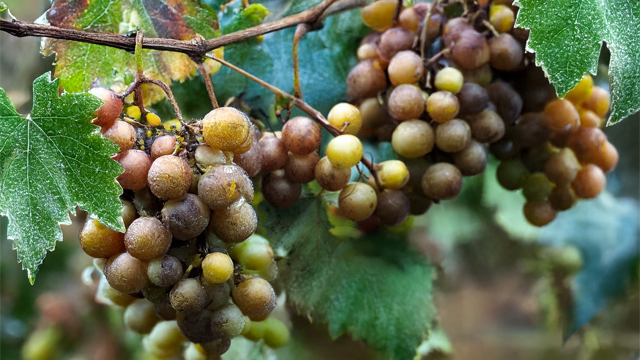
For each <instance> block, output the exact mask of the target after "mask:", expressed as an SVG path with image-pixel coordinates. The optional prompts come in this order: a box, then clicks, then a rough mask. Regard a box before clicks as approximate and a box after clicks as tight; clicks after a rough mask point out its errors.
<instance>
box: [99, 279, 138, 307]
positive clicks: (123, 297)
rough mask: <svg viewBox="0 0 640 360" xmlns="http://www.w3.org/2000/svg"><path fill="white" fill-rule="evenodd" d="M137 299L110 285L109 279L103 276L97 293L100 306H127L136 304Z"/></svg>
mask: <svg viewBox="0 0 640 360" xmlns="http://www.w3.org/2000/svg"><path fill="white" fill-rule="evenodd" d="M135 300H136V298H134V297H133V296H131V295H129V294H125V293H123V292H121V291H118V290H116V289H114V288H112V287H111V285H109V282H108V281H107V278H105V277H104V276H102V277H101V278H100V282H99V283H98V290H97V291H96V295H95V301H96V302H97V303H98V304H102V305H110V306H127V305H129V304H131V303H132V302H134V301H135Z"/></svg>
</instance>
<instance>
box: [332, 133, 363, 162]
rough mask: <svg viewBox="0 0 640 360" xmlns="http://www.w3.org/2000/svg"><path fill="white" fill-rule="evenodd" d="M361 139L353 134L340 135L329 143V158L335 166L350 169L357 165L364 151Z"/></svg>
mask: <svg viewBox="0 0 640 360" xmlns="http://www.w3.org/2000/svg"><path fill="white" fill-rule="evenodd" d="M363 151H364V150H363V148H362V143H361V142H360V139H358V138H357V137H355V136H353V135H339V136H336V137H334V138H333V139H331V141H329V144H328V145H327V158H328V159H329V161H330V162H331V165H332V166H333V167H336V168H338V169H348V168H351V167H353V166H355V165H356V164H357V163H358V162H360V159H362V153H363Z"/></svg>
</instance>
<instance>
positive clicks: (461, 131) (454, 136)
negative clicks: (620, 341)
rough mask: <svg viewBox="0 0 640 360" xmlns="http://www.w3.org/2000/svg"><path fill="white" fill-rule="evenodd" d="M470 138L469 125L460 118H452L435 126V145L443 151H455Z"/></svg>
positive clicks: (459, 149)
mask: <svg viewBox="0 0 640 360" xmlns="http://www.w3.org/2000/svg"><path fill="white" fill-rule="evenodd" d="M469 140H471V127H469V124H467V123H466V122H464V121H463V120H460V119H453V120H450V121H447V122H446V123H444V124H440V125H438V127H437V128H436V146H438V149H440V150H442V151H444V152H450V153H452V152H457V151H461V150H462V149H464V148H465V146H467V143H468V142H469Z"/></svg>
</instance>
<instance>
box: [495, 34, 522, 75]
mask: <svg viewBox="0 0 640 360" xmlns="http://www.w3.org/2000/svg"><path fill="white" fill-rule="evenodd" d="M489 52H490V60H489V64H490V65H491V66H493V67H494V68H496V69H498V70H503V71H513V70H516V69H517V68H518V67H519V66H520V65H521V64H522V59H523V58H524V49H523V48H522V45H520V43H519V42H518V41H517V40H516V39H514V38H513V36H511V35H510V34H500V35H498V36H496V37H494V38H491V39H490V40H489Z"/></svg>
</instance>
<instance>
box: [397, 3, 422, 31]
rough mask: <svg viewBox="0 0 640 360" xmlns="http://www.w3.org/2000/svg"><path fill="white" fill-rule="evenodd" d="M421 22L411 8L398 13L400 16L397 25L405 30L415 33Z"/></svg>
mask: <svg viewBox="0 0 640 360" xmlns="http://www.w3.org/2000/svg"><path fill="white" fill-rule="evenodd" d="M421 20H422V19H420V16H418V14H416V12H415V10H414V9H413V6H411V7H408V8H406V9H404V10H402V11H401V12H400V15H399V16H398V25H400V27H401V28H403V29H405V30H408V31H411V32H412V33H416V32H417V31H418V26H419V23H420V21H421Z"/></svg>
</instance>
